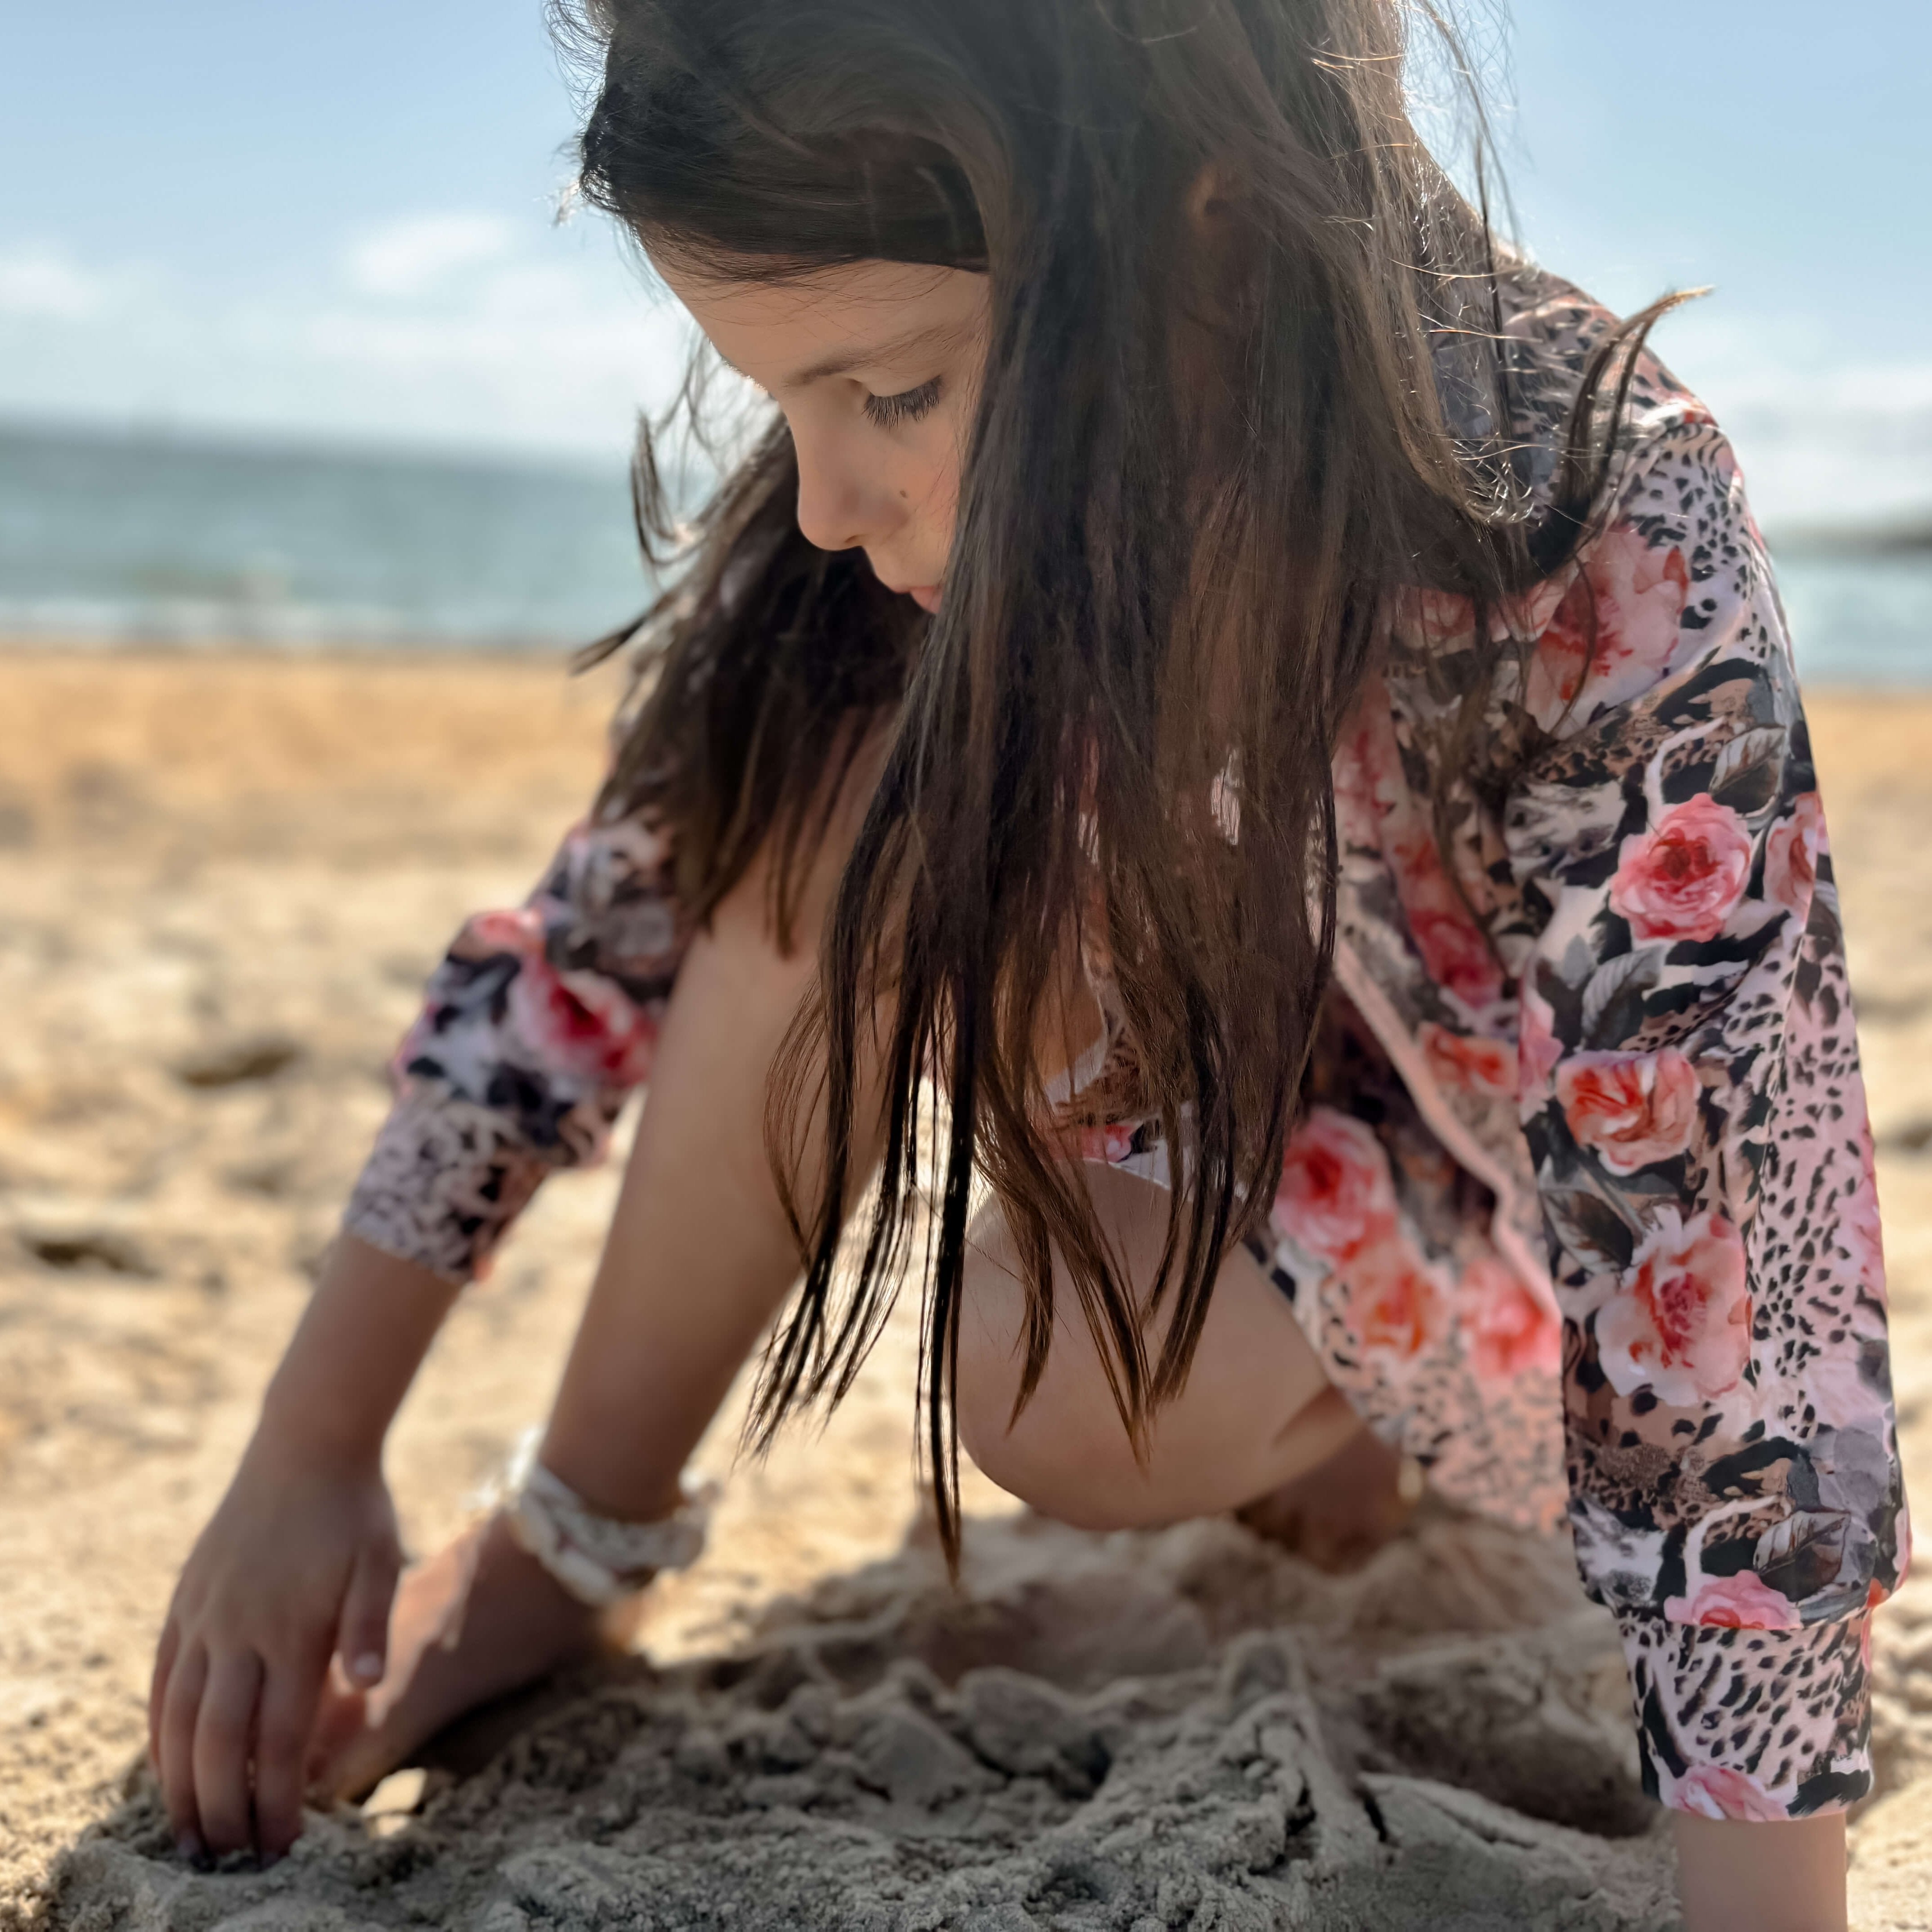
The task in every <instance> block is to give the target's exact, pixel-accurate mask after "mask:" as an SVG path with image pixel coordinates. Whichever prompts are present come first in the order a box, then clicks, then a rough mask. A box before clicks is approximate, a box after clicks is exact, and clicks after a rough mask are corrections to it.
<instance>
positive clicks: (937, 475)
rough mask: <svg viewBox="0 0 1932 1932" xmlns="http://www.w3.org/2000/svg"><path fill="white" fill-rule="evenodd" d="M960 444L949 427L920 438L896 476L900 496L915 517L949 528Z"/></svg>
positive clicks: (956, 505)
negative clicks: (914, 452) (916, 450)
mask: <svg viewBox="0 0 1932 1932" xmlns="http://www.w3.org/2000/svg"><path fill="white" fill-rule="evenodd" d="M959 470H960V461H959V442H958V439H957V437H956V435H955V434H954V433H953V431H952V430H951V429H950V428H944V429H938V428H936V429H935V432H934V434H932V437H930V438H927V439H922V440H921V443H920V446H919V449H918V452H917V453H916V455H913V457H912V458H910V460H908V461H907V464H906V466H905V468H904V471H903V472H901V475H900V478H899V496H900V499H901V501H902V502H904V503H905V505H906V506H907V508H908V509H909V510H910V511H911V512H912V514H913V515H914V516H916V517H921V518H925V519H930V520H932V521H934V522H944V523H946V524H947V526H949V527H950V525H951V523H952V520H953V514H954V512H955V511H956V510H957V509H958V508H959Z"/></svg>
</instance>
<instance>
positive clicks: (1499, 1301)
mask: <svg viewBox="0 0 1932 1932" xmlns="http://www.w3.org/2000/svg"><path fill="white" fill-rule="evenodd" d="M1456 1301H1457V1319H1458V1323H1459V1325H1460V1328H1461V1330H1462V1334H1463V1347H1464V1349H1465V1350H1466V1352H1467V1353H1468V1355H1469V1366H1470V1367H1472V1369H1473V1370H1475V1373H1476V1376H1477V1378H1478V1380H1480V1381H1482V1382H1514V1380H1515V1379H1516V1378H1517V1376H1520V1375H1526V1374H1528V1373H1529V1372H1530V1371H1531V1370H1541V1371H1542V1372H1543V1373H1545V1374H1548V1375H1554V1374H1555V1373H1556V1370H1557V1369H1558V1367H1559V1366H1560V1365H1561V1364H1562V1355H1563V1333H1562V1325H1561V1324H1560V1323H1559V1322H1558V1321H1557V1319H1556V1316H1554V1315H1553V1314H1552V1313H1550V1310H1548V1309H1547V1308H1546V1307H1544V1305H1543V1304H1542V1303H1541V1301H1538V1299H1537V1298H1536V1297H1535V1295H1532V1294H1531V1292H1529V1289H1528V1288H1526V1286H1524V1285H1523V1280H1522V1277H1520V1276H1519V1275H1518V1274H1517V1271H1515V1269H1514V1268H1511V1267H1510V1266H1509V1265H1508V1264H1507V1263H1505V1262H1502V1260H1500V1259H1498V1258H1497V1257H1496V1256H1493V1255H1483V1256H1478V1258H1477V1259H1475V1261H1473V1262H1471V1263H1470V1264H1469V1266H1468V1267H1467V1268H1465V1269H1464V1270H1463V1279H1462V1281H1461V1283H1460V1286H1459V1287H1458V1289H1457V1297H1456Z"/></svg>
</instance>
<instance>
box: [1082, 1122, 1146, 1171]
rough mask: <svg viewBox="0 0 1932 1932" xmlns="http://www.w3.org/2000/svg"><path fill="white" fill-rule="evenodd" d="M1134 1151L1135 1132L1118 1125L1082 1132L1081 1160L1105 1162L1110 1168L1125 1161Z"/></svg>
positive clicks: (1090, 1128) (1093, 1128)
mask: <svg viewBox="0 0 1932 1932" xmlns="http://www.w3.org/2000/svg"><path fill="white" fill-rule="evenodd" d="M1133 1151H1134V1130H1133V1128H1132V1127H1121V1126H1119V1125H1118V1124H1114V1125H1110V1126H1108V1127H1082V1129H1081V1130H1080V1158H1081V1159H1082V1160H1097V1161H1105V1162H1106V1163H1107V1164H1108V1165H1109V1166H1110V1167H1111V1166H1116V1165H1118V1163H1120V1162H1121V1161H1124V1160H1126V1159H1127V1157H1128V1156H1129V1155H1130V1154H1132V1153H1133Z"/></svg>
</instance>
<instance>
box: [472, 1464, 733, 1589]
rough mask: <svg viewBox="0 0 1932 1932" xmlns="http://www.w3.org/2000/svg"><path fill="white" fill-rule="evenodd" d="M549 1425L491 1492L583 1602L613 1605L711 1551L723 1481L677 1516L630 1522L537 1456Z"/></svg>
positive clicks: (698, 1493) (520, 1535)
mask: <svg viewBox="0 0 1932 1932" xmlns="http://www.w3.org/2000/svg"><path fill="white" fill-rule="evenodd" d="M542 1437H543V1431H542V1430H541V1429H532V1430H527V1431H526V1432H525V1433H524V1435H523V1437H522V1438H521V1439H520V1441H519V1442H517V1447H516V1449H515V1451H514V1453H513V1454H511V1457H510V1461H509V1464H508V1467H507V1468H506V1469H505V1470H504V1472H503V1474H502V1476H501V1477H499V1478H498V1479H497V1481H496V1482H495V1483H494V1484H492V1485H491V1487H490V1491H489V1492H488V1493H487V1496H486V1498H485V1500H486V1502H487V1504H488V1505H489V1506H490V1507H491V1508H494V1509H496V1510H497V1511H500V1512H501V1513H502V1517H503V1519H504V1520H505V1523H508V1526H509V1529H510V1533H511V1535H513V1536H514V1537H515V1538H516V1539H517V1542H518V1543H520V1544H521V1545H522V1546H523V1548H524V1549H525V1550H528V1551H529V1553H530V1555H531V1556H534V1557H535V1559H536V1560H537V1561H538V1562H539V1563H541V1565H543V1567H544V1568H545V1569H546V1570H547V1571H549V1572H550V1574H551V1575H552V1576H553V1577H555V1578H556V1580H557V1581H558V1582H559V1583H561V1584H562V1586H563V1587H564V1588H565V1589H566V1590H568V1592H570V1594H571V1595H572V1596H573V1597H574V1598H576V1599H577V1601H578V1602H579V1603H580V1604H587V1605H589V1607H590V1608H591V1609H592V1610H608V1609H609V1608H610V1606H611V1605H612V1604H620V1603H622V1601H624V1599H625V1598H626V1597H634V1596H635V1595H637V1592H639V1591H640V1590H641V1589H643V1588H644V1586H646V1584H647V1583H649V1582H650V1580H651V1579H652V1577H654V1576H655V1575H656V1574H658V1571H662V1570H688V1569H689V1568H691V1565H692V1564H694V1563H695V1562H697V1559H698V1558H699V1557H700V1556H702V1555H703V1552H704V1539H705V1535H706V1531H707V1530H708V1529H709V1527H710V1523H711V1506H712V1504H713V1503H715V1502H716V1501H717V1499H718V1485H717V1484H715V1483H712V1482H705V1483H700V1484H699V1485H698V1486H697V1488H696V1489H695V1490H685V1491H684V1492H683V1500H682V1502H680V1503H679V1505H678V1506H677V1508H676V1509H675V1510H673V1511H672V1512H671V1514H670V1515H669V1516H667V1517H659V1518H658V1520H657V1521H656V1522H655V1523H625V1522H622V1521H621V1520H619V1519H618V1518H616V1517H607V1516H599V1515H598V1514H597V1512H596V1511H595V1510H593V1509H592V1508H591V1507H590V1505H589V1504H588V1503H586V1502H585V1501H584V1500H583V1498H582V1497H581V1496H579V1495H578V1494H577V1492H576V1491H575V1490H573V1489H572V1488H571V1487H570V1485H569V1484H568V1483H566V1482H565V1481H563V1480H562V1478H560V1477H558V1476H556V1475H553V1474H552V1473H551V1472H550V1471H549V1470H548V1469H545V1468H544V1466H543V1465H542V1463H540V1462H538V1460H537V1448H538V1444H539V1443H540V1442H541V1440H542Z"/></svg>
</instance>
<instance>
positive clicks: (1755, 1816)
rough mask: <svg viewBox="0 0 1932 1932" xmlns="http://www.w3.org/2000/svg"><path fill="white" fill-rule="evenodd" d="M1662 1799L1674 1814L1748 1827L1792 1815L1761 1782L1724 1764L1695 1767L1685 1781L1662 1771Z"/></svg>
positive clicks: (1781, 1820)
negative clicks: (1722, 1819) (1685, 1813)
mask: <svg viewBox="0 0 1932 1932" xmlns="http://www.w3.org/2000/svg"><path fill="white" fill-rule="evenodd" d="M1658 1785H1659V1791H1658V1796H1661V1798H1662V1799H1663V1800H1664V1803H1665V1804H1666V1805H1669V1806H1670V1808H1671V1810H1672V1811H1690V1812H1694V1813H1695V1814H1697V1817H1700V1818H1732V1819H1736V1820H1738V1821H1739V1823H1743V1824H1748V1825H1781V1824H1782V1823H1784V1821H1785V1820H1786V1819H1787V1818H1788V1817H1790V1815H1791V1814H1790V1812H1788V1811H1787V1810H1786V1809H1785V1808H1784V1806H1783V1805H1781V1804H1780V1803H1779V1802H1778V1800H1777V1799H1775V1798H1774V1797H1772V1795H1771V1793H1769V1792H1768V1791H1767V1790H1766V1789H1765V1788H1764V1787H1763V1785H1761V1784H1759V1782H1758V1781H1757V1779H1756V1778H1752V1777H1751V1776H1749V1775H1748V1774H1747V1773H1745V1772H1742V1771H1733V1770H1731V1769H1729V1767H1728V1766H1724V1765H1721V1764H1694V1765H1692V1766H1691V1768H1690V1769H1688V1771H1686V1772H1685V1774H1684V1775H1683V1776H1682V1778H1673V1777H1672V1776H1671V1775H1670V1773H1669V1772H1667V1771H1664V1770H1661V1769H1660V1771H1659V1774H1658Z"/></svg>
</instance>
